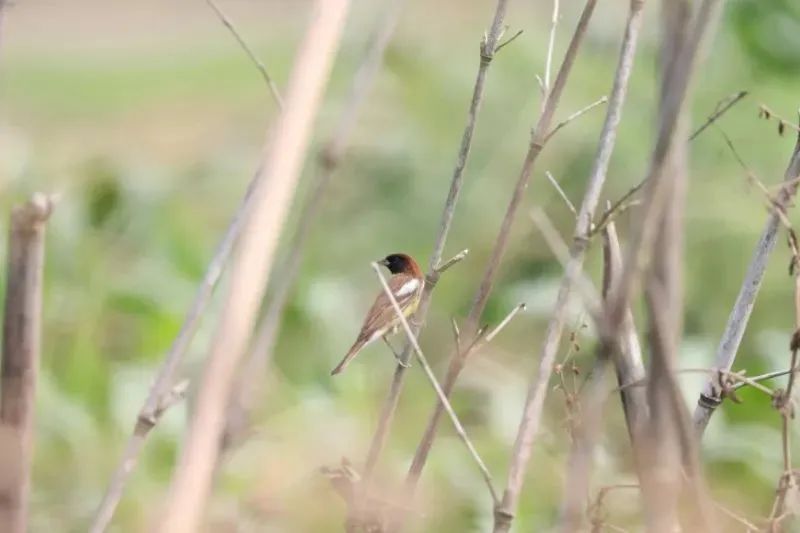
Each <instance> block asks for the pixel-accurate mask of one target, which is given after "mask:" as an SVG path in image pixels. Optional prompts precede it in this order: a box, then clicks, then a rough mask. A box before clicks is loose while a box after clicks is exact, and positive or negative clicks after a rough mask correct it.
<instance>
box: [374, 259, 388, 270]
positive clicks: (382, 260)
mask: <svg viewBox="0 0 800 533" xmlns="http://www.w3.org/2000/svg"><path fill="white" fill-rule="evenodd" d="M375 262H376V263H378V264H379V265H383V266H385V267H387V268H388V267H389V262H388V261H387V260H386V258H385V257H384V258H382V259H378V260H377V261H375Z"/></svg>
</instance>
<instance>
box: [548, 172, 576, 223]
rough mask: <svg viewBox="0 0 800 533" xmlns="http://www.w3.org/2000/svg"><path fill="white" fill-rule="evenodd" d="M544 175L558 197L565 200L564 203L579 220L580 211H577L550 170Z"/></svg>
mask: <svg viewBox="0 0 800 533" xmlns="http://www.w3.org/2000/svg"><path fill="white" fill-rule="evenodd" d="M544 175H545V176H547V180H548V181H549V182H550V183H551V184H552V185H553V187H554V188H555V190H556V191H557V192H558V195H559V196H561V199H562V200H564V203H565V204H567V207H568V208H569V210H570V211H572V214H573V215H575V218H576V219H577V218H578V211H577V210H576V209H575V206H574V205H572V202H571V201H570V200H569V196H567V194H566V193H565V192H564V189H562V188H561V186H560V185H559V184H558V182H557V181H556V179H555V178H554V177H553V175H552V174H551V173H550V171H549V170H548V171H545V173H544Z"/></svg>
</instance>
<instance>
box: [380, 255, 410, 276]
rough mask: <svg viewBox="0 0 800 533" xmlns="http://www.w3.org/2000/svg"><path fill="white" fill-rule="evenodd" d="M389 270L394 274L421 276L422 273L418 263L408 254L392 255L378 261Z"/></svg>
mask: <svg viewBox="0 0 800 533" xmlns="http://www.w3.org/2000/svg"><path fill="white" fill-rule="evenodd" d="M378 263H380V264H381V265H383V266H385V267H386V268H388V269H389V272H391V273H392V274H411V275H413V276H419V275H420V274H421V271H420V269H419V266H417V263H416V261H414V259H412V258H411V256H410V255H407V254H390V255H387V256H386V257H384V258H383V259H381V260H380V261H378Z"/></svg>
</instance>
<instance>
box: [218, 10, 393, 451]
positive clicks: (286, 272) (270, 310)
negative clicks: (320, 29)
mask: <svg viewBox="0 0 800 533" xmlns="http://www.w3.org/2000/svg"><path fill="white" fill-rule="evenodd" d="M403 2H404V0H387V1H386V3H385V4H384V6H383V9H382V13H381V16H380V18H379V20H378V21H377V23H376V26H375V30H374V32H373V34H372V36H371V37H370V39H369V43H368V44H367V49H366V52H365V54H364V56H363V59H362V60H361V63H360V65H359V67H358V69H357V71H356V74H355V76H354V77H353V81H352V84H351V85H350V88H349V90H348V93H347V96H346V97H345V103H344V105H343V107H342V111H341V114H340V115H339V118H338V120H337V122H336V124H335V126H334V128H333V130H332V131H331V133H330V135H329V137H328V140H327V142H325V143H324V144H323V146H322V148H321V149H320V151H319V156H318V158H317V160H316V162H317V167H316V174H315V176H314V179H313V181H312V184H311V186H310V189H309V193H308V196H307V197H306V199H305V201H304V203H303V207H302V211H301V212H300V215H299V216H298V221H299V222H298V226H297V228H296V229H295V231H294V233H293V234H292V237H291V240H290V243H289V246H288V252H287V255H286V258H285V260H284V261H282V263H281V266H280V268H278V269H277V270H276V281H275V282H274V284H272V285H273V286H274V287H275V289H274V291H273V293H272V295H271V297H270V299H269V302H268V303H267V307H266V310H265V311H264V314H263V316H262V318H261V320H260V322H259V325H258V328H257V331H256V334H255V338H254V340H253V342H252V344H251V348H250V352H249V354H248V356H247V360H246V362H245V364H244V365H243V368H242V370H241V371H240V373H239V381H240V383H239V385H238V386H237V387H235V392H234V397H233V398H231V404H230V407H229V409H230V412H229V414H228V416H227V417H226V423H227V426H226V430H225V437H224V438H223V442H222V445H223V448H227V446H230V445H231V444H233V443H235V442H236V441H238V440H240V439H241V438H242V436H243V435H245V434H246V433H247V431H248V426H249V425H250V419H251V418H252V411H253V409H254V407H255V405H256V404H257V403H258V400H259V398H260V395H259V391H261V390H263V384H264V375H265V372H266V369H267V366H268V365H269V361H270V360H271V358H272V354H273V353H274V350H275V342H276V340H277V337H278V333H279V331H280V327H281V322H282V319H283V316H284V310H285V309H286V305H287V303H288V302H289V298H290V296H291V291H292V288H293V287H294V284H295V281H296V279H297V277H298V275H299V273H300V265H301V263H302V260H303V255H304V253H305V250H306V243H307V242H308V239H309V238H310V236H311V233H312V232H311V229H312V227H313V226H314V223H315V222H316V220H317V215H318V213H319V211H320V207H321V205H322V202H323V200H324V199H325V197H326V194H327V191H328V190H329V187H330V183H331V181H332V180H333V178H334V177H335V176H336V173H337V170H338V169H339V165H340V163H341V161H342V158H343V157H344V155H345V152H346V149H347V145H348V143H349V141H350V137H351V133H352V131H353V128H354V126H355V124H356V122H357V119H358V116H359V113H360V110H361V108H362V106H363V104H364V102H365V101H366V100H367V96H368V95H369V89H370V88H371V87H372V86H373V82H374V80H375V77H376V75H377V73H378V71H379V69H380V66H381V64H382V62H383V56H384V53H385V51H386V47H387V46H388V44H389V41H390V40H391V36H392V35H393V33H394V28H395V27H396V25H397V19H398V18H399V14H400V10H401V8H402V5H403Z"/></svg>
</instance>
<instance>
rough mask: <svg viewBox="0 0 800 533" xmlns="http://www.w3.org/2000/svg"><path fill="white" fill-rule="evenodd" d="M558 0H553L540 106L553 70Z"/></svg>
mask: <svg viewBox="0 0 800 533" xmlns="http://www.w3.org/2000/svg"><path fill="white" fill-rule="evenodd" d="M559 11H560V6H559V0H553V16H552V17H551V18H550V37H549V38H548V40H547V55H546V57H545V63H544V82H543V84H542V85H543V87H542V106H544V104H545V101H546V99H547V98H548V97H549V95H550V72H551V71H552V70H553V50H555V47H556V29H557V28H558V17H559Z"/></svg>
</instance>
